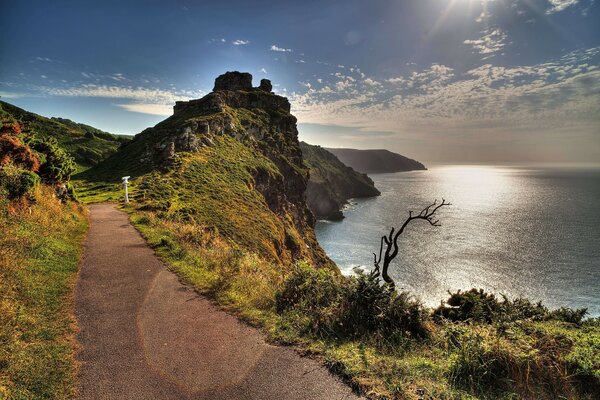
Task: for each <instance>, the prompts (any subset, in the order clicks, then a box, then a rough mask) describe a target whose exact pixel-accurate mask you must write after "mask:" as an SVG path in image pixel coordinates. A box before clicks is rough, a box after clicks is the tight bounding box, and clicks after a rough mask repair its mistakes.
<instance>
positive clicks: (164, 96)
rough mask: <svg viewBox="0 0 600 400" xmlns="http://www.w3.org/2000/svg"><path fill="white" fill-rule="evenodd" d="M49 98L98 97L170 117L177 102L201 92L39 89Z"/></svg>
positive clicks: (100, 87) (96, 87) (85, 87)
mask: <svg viewBox="0 0 600 400" xmlns="http://www.w3.org/2000/svg"><path fill="white" fill-rule="evenodd" d="M39 89H40V90H41V91H42V92H43V93H45V94H47V95H50V96H63V97H100V98H108V99H121V100H131V101H132V102H131V103H119V104H116V106H118V107H121V108H123V109H125V110H128V111H132V112H137V113H145V114H152V115H171V114H172V109H173V105H174V104H175V102H176V101H179V100H190V99H194V98H200V97H201V96H202V94H203V93H202V92H201V91H189V90H181V91H175V90H172V91H169V90H162V89H151V88H141V87H131V86H128V87H122V86H108V85H94V84H86V85H81V86H75V87H62V88H61V87H59V88H50V87H42V88H39Z"/></svg>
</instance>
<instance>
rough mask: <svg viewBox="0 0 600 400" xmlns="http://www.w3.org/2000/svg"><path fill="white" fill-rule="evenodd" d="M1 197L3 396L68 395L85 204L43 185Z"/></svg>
mask: <svg viewBox="0 0 600 400" xmlns="http://www.w3.org/2000/svg"><path fill="white" fill-rule="evenodd" d="M32 196H33V199H32V200H33V201H31V202H30V201H29V200H25V199H22V200H20V201H17V202H12V203H9V202H8V201H7V200H6V198H5V197H3V196H2V195H0V225H1V226H2V229H1V230H0V398H6V399H64V398H69V397H71V396H72V394H73V392H74V388H75V380H74V379H75V376H74V375H75V362H74V358H73V357H74V351H75V343H74V339H73V335H74V332H75V320H74V316H73V298H72V293H73V286H74V283H75V279H76V275H77V270H78V263H79V260H80V256H81V252H82V241H83V238H84V235H85V231H86V229H87V218H86V215H85V211H84V209H83V208H82V207H81V206H79V205H77V204H74V203H69V204H66V205H63V204H61V203H60V202H59V201H58V200H56V199H54V197H53V195H52V190H51V189H50V188H47V187H41V188H37V189H36V191H35V193H34V194H33V195H32Z"/></svg>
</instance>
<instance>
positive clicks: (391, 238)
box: [373, 199, 451, 287]
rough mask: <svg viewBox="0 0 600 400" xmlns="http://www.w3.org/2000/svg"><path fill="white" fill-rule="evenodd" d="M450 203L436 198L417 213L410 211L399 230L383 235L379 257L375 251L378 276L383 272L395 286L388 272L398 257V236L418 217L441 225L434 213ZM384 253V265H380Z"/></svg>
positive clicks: (374, 259)
mask: <svg viewBox="0 0 600 400" xmlns="http://www.w3.org/2000/svg"><path fill="white" fill-rule="evenodd" d="M449 205H451V204H450V203H447V202H446V200H444V199H442V202H441V203H440V204H437V200H435V201H434V202H433V203H432V204H430V205H428V206H427V207H425V208H424V209H423V210H421V212H420V213H419V214H417V215H413V212H412V211H409V212H408V218H407V219H406V220H405V221H404V223H403V224H402V226H401V227H400V229H399V230H398V231H397V232H396V229H395V228H392V229H391V230H390V233H389V235H387V236H382V237H381V242H380V245H379V258H378V257H377V255H376V254H375V253H373V265H374V267H375V270H374V273H375V274H376V276H379V274H380V273H381V276H382V278H383V280H384V281H385V282H386V283H388V284H389V285H390V286H392V287H395V283H394V280H393V279H392V278H391V277H390V276H389V274H388V268H389V266H390V263H391V262H392V260H394V258H396V256H397V255H398V238H399V237H400V235H401V234H402V233H403V232H404V229H406V227H407V226H408V224H410V223H411V222H412V221H414V220H417V219H422V220H425V221H427V222H429V224H430V225H431V226H441V224H440V220H439V219H434V215H435V213H436V212H437V211H438V210H439V209H440V208H442V207H444V206H449ZM394 232H395V234H394ZM384 243H385V245H386V249H385V253H383V244H384ZM382 253H383V265H382V266H380V263H381V257H382Z"/></svg>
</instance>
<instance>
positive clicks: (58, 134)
mask: <svg viewBox="0 0 600 400" xmlns="http://www.w3.org/2000/svg"><path fill="white" fill-rule="evenodd" d="M0 122H3V123H4V122H19V123H20V125H21V129H22V131H23V134H25V135H31V134H35V136H36V137H37V138H39V139H46V138H54V139H55V140H56V141H57V142H58V145H59V146H60V147H61V148H63V149H64V150H65V151H66V152H67V153H69V154H70V155H71V156H72V157H73V158H74V159H75V162H76V163H77V165H78V169H79V170H83V169H86V168H89V167H91V166H93V165H96V164H98V163H99V162H100V161H102V160H104V159H105V158H106V157H108V156H109V155H110V154H112V153H114V152H115V151H116V150H117V149H118V148H119V146H120V145H121V144H122V143H126V142H128V141H129V138H128V137H125V136H116V135H112V134H110V133H108V132H104V131H101V130H99V129H96V128H94V127H91V126H89V125H84V124H79V123H76V122H73V121H71V120H68V119H63V118H46V117H43V116H41V115H38V114H34V113H32V112H28V111H25V110H23V109H21V108H19V107H16V106H14V105H12V104H9V103H6V102H4V101H0Z"/></svg>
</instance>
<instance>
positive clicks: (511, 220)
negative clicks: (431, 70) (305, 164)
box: [316, 165, 600, 317]
mask: <svg viewBox="0 0 600 400" xmlns="http://www.w3.org/2000/svg"><path fill="white" fill-rule="evenodd" d="M370 177H371V178H372V179H373V181H374V182H375V186H376V187H377V188H378V189H379V190H380V191H381V196H379V197H374V198H368V199H353V200H351V202H350V205H349V206H348V207H347V208H346V209H345V211H344V214H345V216H346V218H345V219H343V220H342V221H339V222H329V221H319V222H317V225H316V233H317V238H318V240H319V243H320V244H321V246H322V247H323V248H324V249H325V251H326V252H327V254H328V255H329V257H331V258H332V259H333V260H334V261H335V262H336V263H337V265H338V267H339V268H340V269H341V271H342V272H343V273H345V274H352V273H354V271H355V268H356V267H359V268H361V269H363V270H369V269H371V268H372V266H373V253H377V252H378V251H379V243H380V239H381V236H382V235H385V234H387V233H389V230H390V228H392V227H396V228H397V227H399V226H400V225H401V224H402V223H403V222H404V220H405V219H406V218H407V217H408V212H409V210H412V211H414V212H418V211H420V210H421V209H423V208H424V207H425V206H427V205H428V204H430V203H432V202H433V201H434V200H436V199H437V201H438V203H439V202H440V201H441V200H442V198H443V199H445V200H446V201H449V202H450V203H451V206H448V207H443V208H441V209H440V210H439V211H438V219H439V221H440V225H441V226H438V227H434V226H431V225H429V224H428V223H427V222H426V221H422V220H414V221H412V222H411V223H410V225H409V226H408V227H407V229H406V230H405V232H404V233H403V234H402V235H401V236H400V240H399V248H400V251H399V255H398V257H397V258H396V259H395V260H394V261H393V262H392V264H391V267H390V274H391V276H392V277H393V278H394V280H395V281H396V286H397V287H398V288H399V289H400V290H406V291H409V292H410V293H412V294H413V295H415V296H416V297H418V298H419V299H420V300H421V301H422V302H423V303H425V304H426V305H428V306H430V307H435V306H437V305H438V304H439V303H440V301H441V300H443V299H447V298H448V291H456V290H459V289H460V290H468V289H470V288H483V289H485V290H486V291H489V292H493V293H496V294H504V295H507V296H509V297H510V298H514V297H518V296H522V297H527V298H529V299H530V300H533V301H542V302H543V303H544V304H545V305H546V306H547V307H549V308H551V309H554V308H558V307H573V308H584V307H585V308H587V309H588V312H589V316H592V317H598V316H600V166H567V167H566V166H514V165H511V166H486V165H439V166H433V167H431V168H430V169H429V170H427V171H411V172H399V173H389V174H373V175H370Z"/></svg>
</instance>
